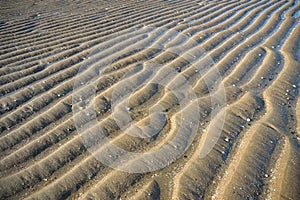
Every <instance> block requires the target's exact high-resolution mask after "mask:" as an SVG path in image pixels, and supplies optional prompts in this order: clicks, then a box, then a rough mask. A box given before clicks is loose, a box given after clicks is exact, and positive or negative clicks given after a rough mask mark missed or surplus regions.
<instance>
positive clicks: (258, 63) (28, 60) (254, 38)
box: [0, 0, 300, 200]
mask: <svg viewBox="0 0 300 200" xmlns="http://www.w3.org/2000/svg"><path fill="white" fill-rule="evenodd" d="M299 10H300V3H299V1H298V0H251V1H249V0H232V1H229V0H226V1H225V0H220V1H216V0H215V1H213V0H211V1H209V0H206V1H201V0H197V1H191V0H178V1H177V0H174V1H171V0H169V1H168V0H164V1H162V0H157V1H154V0H150V1H141V0H136V1H133V0H128V1H125V0H122V1H108V0H106V1H104V0H102V1H92V0H90V1H89V0H84V1H79V0H57V1H56V0H47V1H42V0H24V1H17V0H12V1H10V0H9V1H8V0H7V1H4V0H1V1H0V131H1V134H0V199H101V200H102V199H153V200H154V199H155V200H156V199H163V200H164V199H180V200H181V199H293V200H297V199H300V167H299V166H300V146H299V145H300V144H299V141H300V98H299V88H300V83H299V81H300V23H299V22H300V17H299V16H300V12H299ZM149 27H150V28H149ZM151 27H152V28H151ZM159 27H160V28H159ZM174 33H180V34H174ZM180 35H186V36H187V37H181V36H180ZM191 41H196V42H197V45H196V46H195V45H193V44H192V43H191ZM141 44H142V45H145V44H147V45H148V46H149V47H151V46H153V45H156V44H160V45H163V46H164V47H165V49H166V50H168V49H171V48H172V47H176V48H177V50H178V51H179V52H181V54H182V55H183V54H184V53H186V52H192V53H194V54H195V55H196V54H197V53H199V52H197V50H195V48H197V47H201V48H202V49H204V50H205V51H206V55H207V56H209V57H210V58H211V59H212V61H213V62H214V65H213V66H208V65H203V66H202V67H201V68H199V71H198V70H195V69H196V68H195V64H192V63H188V62H185V60H182V59H181V57H180V56H178V55H174V54H172V53H170V52H168V51H154V50H153V49H151V48H148V49H147V48H146V49H145V48H144V49H140V50H138V51H132V52H130V49H138V47H139V45H141ZM99 45H100V46H99ZM95 47H97V51H95ZM123 49H128V51H127V52H126V53H125V54H124V52H122V50H123ZM91 55H93V56H91ZM198 56H199V57H197V56H196V57H195V59H196V60H197V61H199V62H202V63H203V62H205V59H203V55H198ZM99 59H102V60H108V59H113V63H112V64H111V65H107V66H105V68H104V69H105V70H104V74H103V76H101V77H99V79H98V82H99V84H98V85H97V88H96V91H95V92H96V94H95V99H94V103H95V111H96V113H97V120H98V122H99V124H100V125H101V126H102V127H104V128H105V130H106V131H107V135H108V136H109V139H110V141H111V142H112V143H114V144H116V145H118V146H120V147H121V148H123V149H125V150H127V151H132V152H145V151H147V152H153V151H155V150H156V149H157V148H158V147H161V146H163V145H166V144H169V143H168V142H169V141H170V140H171V139H172V138H173V137H175V136H174V133H175V132H176V131H177V130H178V129H179V128H178V123H179V122H178V121H179V118H180V117H182V116H181V115H183V114H182V113H183V112H188V113H191V115H190V116H194V115H193V111H194V110H193V108H191V107H188V106H186V107H181V106H179V105H178V99H176V97H174V95H173V94H172V93H171V92H170V91H168V90H167V89H165V88H163V87H161V86H160V85H159V84H154V83H146V84H145V85H143V86H142V87H141V88H139V89H138V90H136V91H135V92H134V93H133V94H132V95H131V96H130V97H128V100H129V101H130V109H128V110H129V113H130V114H131V116H132V118H133V119H134V120H135V121H136V122H137V123H138V124H139V125H141V126H142V125H145V124H148V122H149V120H150V119H154V120H153V121H154V126H153V127H150V128H149V129H147V131H148V132H147V134H151V133H152V132H153V131H155V130H156V128H157V127H162V129H159V130H160V131H159V133H158V134H156V135H155V136H151V137H146V136H147V135H145V138H138V137H133V136H137V135H138V134H139V133H140V132H139V131H141V130H140V129H138V128H132V129H130V130H129V131H130V132H131V133H132V134H133V135H128V134H124V132H123V130H121V129H120V127H118V124H117V123H116V121H115V119H114V116H115V115H116V114H118V113H121V114H120V116H122V112H121V110H118V109H116V110H112V109H111V103H112V94H113V91H114V90H116V89H117V88H119V87H120V86H122V85H123V83H124V80H122V81H123V82H122V81H121V79H122V76H123V75H124V74H126V73H127V72H128V71H130V70H132V74H130V75H129V76H128V77H126V79H125V81H127V82H131V83H133V84H139V81H141V80H142V79H141V78H139V77H146V76H148V75H149V74H147V73H146V72H148V71H147V70H146V69H147V66H146V65H142V66H140V65H137V64H136V62H137V61H143V60H153V61H154V62H155V63H160V64H161V68H159V69H158V70H157V71H156V72H155V73H154V74H153V77H154V78H156V79H157V80H161V81H163V80H165V81H166V82H167V83H169V84H170V85H172V86H174V87H176V86H178V87H180V86H181V85H182V84H185V83H183V82H181V81H180V79H179V78H178V76H179V75H180V76H184V77H185V79H186V80H187V83H188V84H190V85H191V87H192V88H193V90H194V92H195V95H196V97H197V99H196V101H195V102H196V103H197V106H198V107H199V113H197V114H199V116H201V119H200V121H199V127H198V129H197V130H196V135H195V137H194V138H192V140H191V141H190V142H191V145H189V146H188V148H187V150H186V151H185V152H184V154H183V155H182V156H180V157H179V158H178V159H176V160H175V161H174V162H172V163H170V165H169V166H167V167H165V168H163V169H160V170H156V171H153V172H149V173H127V172H122V171H118V170H116V169H113V168H111V167H109V166H106V165H105V164H103V163H101V162H100V161H98V160H97V159H96V158H95V157H94V156H93V155H91V153H90V152H89V151H88V150H87V148H86V145H85V144H84V142H83V140H82V139H81V137H80V135H79V134H78V130H77V129H76V127H75V123H74V118H75V117H74V115H73V114H74V113H73V112H72V107H75V106H76V105H73V100H72V94H73V86H74V84H75V81H76V77H77V76H78V71H79V72H80V74H83V76H84V75H87V74H88V71H89V69H90V68H91V67H92V66H96V65H97V62H98V60H99ZM86 63H91V64H90V65H87V64H86ZM82 66H86V69H84V70H82V69H81V67H82ZM148 67H149V66H148ZM150 67H151V66H150ZM167 67H168V68H171V69H174V70H176V71H177V72H178V74H179V75H178V76H176V77H174V78H172V79H170V80H168V79H165V78H164V75H165V74H166V73H165V74H164V69H165V68H167ZM80 70H81V71H80ZM214 70H217V71H218V72H219V74H220V76H221V78H222V80H221V82H220V81H217V77H216V74H215V73H214ZM200 72H201V77H199V74H200ZM150 75H151V74H150ZM150 75H149V76H150ZM207 80H208V81H207ZM221 85H222V86H224V87H225V93H226V105H225V106H224V107H223V108H222V109H221V110H220V111H219V112H218V113H217V114H215V115H212V110H213V107H214V105H213V103H212V101H211V100H210V95H212V94H214V95H216V96H218V95H220V94H221V90H220V86H221ZM82 87H84V86H82ZM84 89H85V88H84ZM183 97H184V98H185V96H184V95H183ZM153 105H163V106H164V109H165V111H164V113H163V114H162V115H150V114H149V112H148V110H149V108H150V107H152V106H153ZM114 114H115V115H114ZM222 116H223V117H224V118H225V123H224V125H223V126H218V124H219V123H218V122H219V121H220V119H221V118H222ZM80 119H81V118H80ZM82 120H84V119H83V118H82ZM121 120H122V118H121ZM187 120H192V119H187ZM90 130H92V129H90ZM216 130H219V131H220V136H219V137H218V138H217V140H216V144H215V145H214V146H213V149H212V150H211V151H210V152H209V153H208V154H207V155H206V156H205V157H203V158H199V152H201V150H202V149H203V145H204V143H205V141H206V139H207V138H209V137H210V136H211V135H212V134H214V132H215V131H216ZM86 131H87V132H88V131H89V130H86ZM186 131H188V130H186ZM83 134H87V133H86V132H84V133H83ZM135 134H136V135H135ZM183 142H185V141H183ZM187 143H188V142H187ZM100 153H106V152H105V151H100ZM161 156H163V155H161ZM158 159H162V158H161V157H158Z"/></svg>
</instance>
